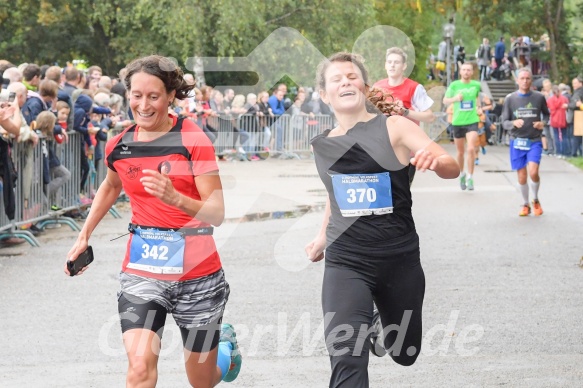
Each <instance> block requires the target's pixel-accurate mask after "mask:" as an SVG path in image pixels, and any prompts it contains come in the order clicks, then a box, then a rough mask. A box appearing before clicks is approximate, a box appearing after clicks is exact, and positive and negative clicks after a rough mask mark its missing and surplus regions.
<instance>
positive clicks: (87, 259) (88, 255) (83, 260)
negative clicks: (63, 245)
mask: <svg viewBox="0 0 583 388" xmlns="http://www.w3.org/2000/svg"><path fill="white" fill-rule="evenodd" d="M92 262H93V248H92V247H91V245H90V246H88V247H87V249H85V251H83V252H82V253H81V254H80V255H79V256H78V257H77V260H75V261H67V269H68V270H69V274H70V275H71V276H75V275H77V273H78V272H79V271H81V270H82V269H83V268H85V267H87V266H88V265H89V264H91V263H92Z"/></svg>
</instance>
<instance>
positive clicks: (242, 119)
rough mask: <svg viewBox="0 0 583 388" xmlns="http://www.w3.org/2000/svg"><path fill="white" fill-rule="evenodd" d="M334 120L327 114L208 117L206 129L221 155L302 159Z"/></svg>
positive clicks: (241, 157) (246, 157) (240, 157)
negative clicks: (313, 142) (268, 155)
mask: <svg viewBox="0 0 583 388" xmlns="http://www.w3.org/2000/svg"><path fill="white" fill-rule="evenodd" d="M333 125H334V118H333V117H332V116H327V115H312V116H308V115H297V116H290V115H281V116H273V117H271V116H267V117H258V116H255V115H240V116H238V117H237V118H233V117H232V116H229V115H223V116H218V117H209V118H207V122H206V128H205V130H207V133H209V132H210V135H209V137H210V138H211V140H212V141H213V144H214V146H215V152H216V154H217V155H218V156H220V157H223V156H226V155H232V154H235V155H236V157H238V158H239V159H249V158H250V157H251V156H253V155H255V154H261V153H265V152H269V153H270V154H271V155H278V156H279V157H280V158H296V159H298V158H300V156H301V155H305V154H310V153H311V151H310V140H311V139H312V138H313V137H314V136H316V135H317V134H318V133H321V132H323V131H324V130H326V129H332V128H333Z"/></svg>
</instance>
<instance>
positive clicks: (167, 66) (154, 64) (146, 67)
mask: <svg viewBox="0 0 583 388" xmlns="http://www.w3.org/2000/svg"><path fill="white" fill-rule="evenodd" d="M126 69H127V75H126V76H125V79H124V83H125V86H126V89H127V90H131V89H132V88H131V85H132V76H133V75H134V74H137V73H142V72H143V73H146V74H150V75H153V76H155V77H158V78H159V79H160V80H161V81H162V83H164V87H165V88H166V92H167V93H170V92H172V91H173V90H174V91H176V98H177V99H179V100H184V99H185V98H187V97H188V95H189V93H190V91H191V90H192V89H194V88H195V85H189V84H188V83H187V82H186V81H185V80H184V73H183V72H182V69H180V67H179V66H178V65H177V64H175V63H174V62H172V61H171V60H170V59H169V58H166V57H163V56H161V55H150V56H147V57H143V58H138V59H136V60H134V61H132V62H131V63H130V64H129V65H127V67H126Z"/></svg>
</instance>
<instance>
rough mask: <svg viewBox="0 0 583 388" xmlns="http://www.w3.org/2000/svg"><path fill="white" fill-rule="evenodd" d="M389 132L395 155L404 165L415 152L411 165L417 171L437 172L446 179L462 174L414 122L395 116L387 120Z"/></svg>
mask: <svg viewBox="0 0 583 388" xmlns="http://www.w3.org/2000/svg"><path fill="white" fill-rule="evenodd" d="M387 131H388V132H389V138H390V139H391V144H392V145H393V149H394V150H395V154H396V155H397V157H398V158H399V161H401V163H402V164H408V163H403V162H404V161H405V160H403V159H405V158H408V157H409V155H410V153H411V152H413V153H414V154H415V156H413V158H411V159H410V163H411V164H412V165H414V166H415V167H416V168H417V170H420V171H422V172H424V171H426V170H432V171H435V173H436V174H437V175H438V176H439V177H440V178H444V179H453V178H457V177H458V176H459V173H460V169H459V166H458V164H457V162H456V161H455V160H454V159H453V158H452V157H451V156H449V154H448V153H447V152H445V150H444V149H443V148H442V147H441V146H440V145H439V144H437V143H435V142H434V141H433V140H431V139H430V138H429V136H427V134H426V133H425V132H423V130H422V129H421V128H420V127H419V126H418V125H417V124H415V123H414V122H412V121H410V120H406V119H403V118H402V117H398V116H393V117H389V119H387Z"/></svg>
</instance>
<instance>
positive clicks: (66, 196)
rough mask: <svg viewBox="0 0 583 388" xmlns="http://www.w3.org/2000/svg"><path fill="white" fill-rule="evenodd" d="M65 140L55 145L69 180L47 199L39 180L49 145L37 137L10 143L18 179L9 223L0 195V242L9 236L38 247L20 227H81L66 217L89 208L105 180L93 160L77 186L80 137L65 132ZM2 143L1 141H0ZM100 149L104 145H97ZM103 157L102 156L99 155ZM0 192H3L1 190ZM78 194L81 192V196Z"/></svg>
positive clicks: (81, 153)
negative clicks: (35, 140) (53, 225)
mask: <svg viewBox="0 0 583 388" xmlns="http://www.w3.org/2000/svg"><path fill="white" fill-rule="evenodd" d="M68 135H69V141H68V142H66V143H62V144H59V145H56V155H57V157H58V159H59V160H60V162H61V165H62V166H64V167H65V168H66V169H67V170H69V172H70V178H69V179H68V180H67V181H66V182H65V183H64V184H63V185H62V186H61V187H60V188H59V189H58V190H56V193H55V194H54V195H49V196H47V194H48V193H47V187H46V185H45V182H44V180H43V174H44V173H45V171H44V170H45V163H44V161H43V147H47V146H49V145H48V144H47V143H48V142H45V139H44V137H42V136H41V139H40V141H39V143H38V144H37V145H36V146H32V145H31V144H30V143H17V142H14V143H13V147H12V155H13V160H14V161H15V168H16V171H17V176H18V179H17V180H16V184H15V194H16V204H15V205H16V212H15V217H14V219H13V220H10V219H8V217H7V216H6V213H5V211H4V203H3V199H2V196H0V241H1V240H2V239H5V238H9V237H17V238H23V239H25V240H26V241H27V242H28V243H29V244H31V245H33V246H37V247H38V246H40V244H39V242H38V240H37V239H36V238H35V237H34V235H33V234H32V233H31V232H30V231H28V230H27V229H23V228H22V227H23V226H25V227H26V226H28V225H30V224H36V226H37V227H38V228H39V229H43V228H44V227H45V226H47V225H49V224H65V225H68V226H69V227H70V228H71V229H73V230H75V231H80V230H81V228H80V227H79V225H78V224H77V222H75V220H74V219H73V218H71V217H68V216H67V215H68V214H70V213H71V212H74V211H82V210H84V209H85V208H86V207H88V206H90V203H91V197H92V196H93V194H94V193H95V191H97V188H98V187H99V185H100V184H101V182H102V181H103V179H104V178H105V170H104V168H103V166H99V164H100V163H98V164H97V168H95V165H94V163H93V160H91V159H90V160H88V162H89V176H88V180H87V182H86V184H85V185H84V187H81V174H82V167H81V166H82V155H83V153H84V152H85V143H84V139H83V136H82V135H81V134H80V133H78V132H73V131H71V132H69V133H68ZM0 141H3V140H0ZM97 146H98V147H101V148H102V149H103V147H104V143H103V142H101V143H99V144H98V145H97ZM102 155H103V154H102ZM3 189H7V188H6V187H4V188H3ZM80 193H84V196H83V197H82V196H81V194H80ZM110 213H111V214H112V215H113V216H114V217H118V218H119V217H121V216H120V215H119V213H117V211H116V209H115V207H113V208H112V209H111V210H110Z"/></svg>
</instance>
